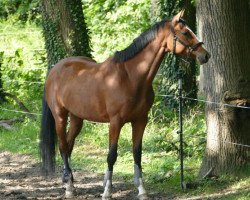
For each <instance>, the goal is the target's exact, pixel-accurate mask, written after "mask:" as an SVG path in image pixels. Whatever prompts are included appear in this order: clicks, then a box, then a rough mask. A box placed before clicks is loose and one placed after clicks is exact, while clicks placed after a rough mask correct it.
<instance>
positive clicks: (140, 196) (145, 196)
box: [137, 193, 149, 200]
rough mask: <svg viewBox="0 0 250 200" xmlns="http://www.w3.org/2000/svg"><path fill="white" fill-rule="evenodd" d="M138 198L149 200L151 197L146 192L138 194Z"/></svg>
mask: <svg viewBox="0 0 250 200" xmlns="http://www.w3.org/2000/svg"><path fill="white" fill-rule="evenodd" d="M137 198H138V199H139V200H148V199H149V197H148V195H147V194H146V193H145V194H139V195H138V196H137Z"/></svg>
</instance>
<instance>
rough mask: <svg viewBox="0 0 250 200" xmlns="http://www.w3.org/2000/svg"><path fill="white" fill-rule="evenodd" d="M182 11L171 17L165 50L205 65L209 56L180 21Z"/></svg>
mask: <svg viewBox="0 0 250 200" xmlns="http://www.w3.org/2000/svg"><path fill="white" fill-rule="evenodd" d="M183 15H184V10H183V11H181V12H179V13H178V14H177V15H176V16H174V17H173V19H172V21H171V22H170V34H169V36H168V38H167V50H168V51H171V52H173V53H174V54H176V55H183V56H191V57H192V58H195V59H197V60H198V62H199V63H200V64H204V63H206V62H207V61H208V60H209V58H210V54H209V53H208V52H207V50H205V49H204V48H203V47H202V44H203V42H200V41H199V40H198V38H197V37H196V35H195V34H194V33H193V32H192V30H191V29H190V28H189V27H188V26H187V25H186V23H185V21H184V20H183V19H182V17H183Z"/></svg>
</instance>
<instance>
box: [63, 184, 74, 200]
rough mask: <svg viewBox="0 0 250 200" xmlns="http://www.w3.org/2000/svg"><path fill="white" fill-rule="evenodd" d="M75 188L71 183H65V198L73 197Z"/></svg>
mask: <svg viewBox="0 0 250 200" xmlns="http://www.w3.org/2000/svg"><path fill="white" fill-rule="evenodd" d="M75 193H76V192H75V188H74V186H73V184H72V183H67V184H66V190H65V198H66V199H72V198H74V196H75V195H76V194H75Z"/></svg>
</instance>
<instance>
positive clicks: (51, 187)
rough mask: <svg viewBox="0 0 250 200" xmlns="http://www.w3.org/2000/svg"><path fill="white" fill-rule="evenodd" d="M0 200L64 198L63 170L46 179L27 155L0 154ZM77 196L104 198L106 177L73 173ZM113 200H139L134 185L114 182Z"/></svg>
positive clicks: (160, 196) (153, 196) (155, 196)
mask: <svg viewBox="0 0 250 200" xmlns="http://www.w3.org/2000/svg"><path fill="white" fill-rule="evenodd" d="M0 163H1V164H0V199H1V200H2V199H3V200H8V199H64V197H63V194H64V187H63V185H62V182H61V178H60V177H61V172H60V171H61V170H60V169H57V172H56V174H55V176H54V177H51V178H44V177H42V176H41V173H40V166H39V163H37V162H35V161H34V160H33V159H31V157H30V156H28V155H13V154H11V153H8V152H0ZM74 177H75V183H74V185H75V188H76V197H75V198H74V199H101V193H102V192H103V187H102V180H103V175H102V174H97V173H93V172H90V173H89V172H83V171H74ZM113 185H114V188H113V198H112V199H127V200H133V199H136V195H137V191H136V190H135V187H134V185H133V184H132V183H131V184H127V183H124V182H119V181H114V182H113ZM149 195H150V199H154V200H158V199H159V200H160V199H174V198H170V197H163V196H162V195H161V194H149Z"/></svg>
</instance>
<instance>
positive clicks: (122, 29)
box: [82, 0, 150, 62]
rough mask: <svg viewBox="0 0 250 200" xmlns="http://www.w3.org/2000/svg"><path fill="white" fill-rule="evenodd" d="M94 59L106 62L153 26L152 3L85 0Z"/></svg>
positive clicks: (137, 0) (123, 0)
mask: <svg viewBox="0 0 250 200" xmlns="http://www.w3.org/2000/svg"><path fill="white" fill-rule="evenodd" d="M82 1H83V7H84V13H85V16H86V22H87V24H88V28H89V30H90V37H91V46H92V49H93V53H92V55H93V57H94V58H95V59H96V60H97V61H99V62H100V61H104V60H105V59H107V58H108V57H109V56H111V55H113V54H114V53H115V52H116V51H117V50H122V49H124V48H125V47H127V46H128V45H129V44H130V43H132V41H133V39H134V38H136V37H137V36H139V34H140V33H142V32H143V31H145V30H146V29H147V28H149V27H150V15H149V13H150V0H143V1H140V0H118V1H113V0H99V1H92V0H82Z"/></svg>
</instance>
